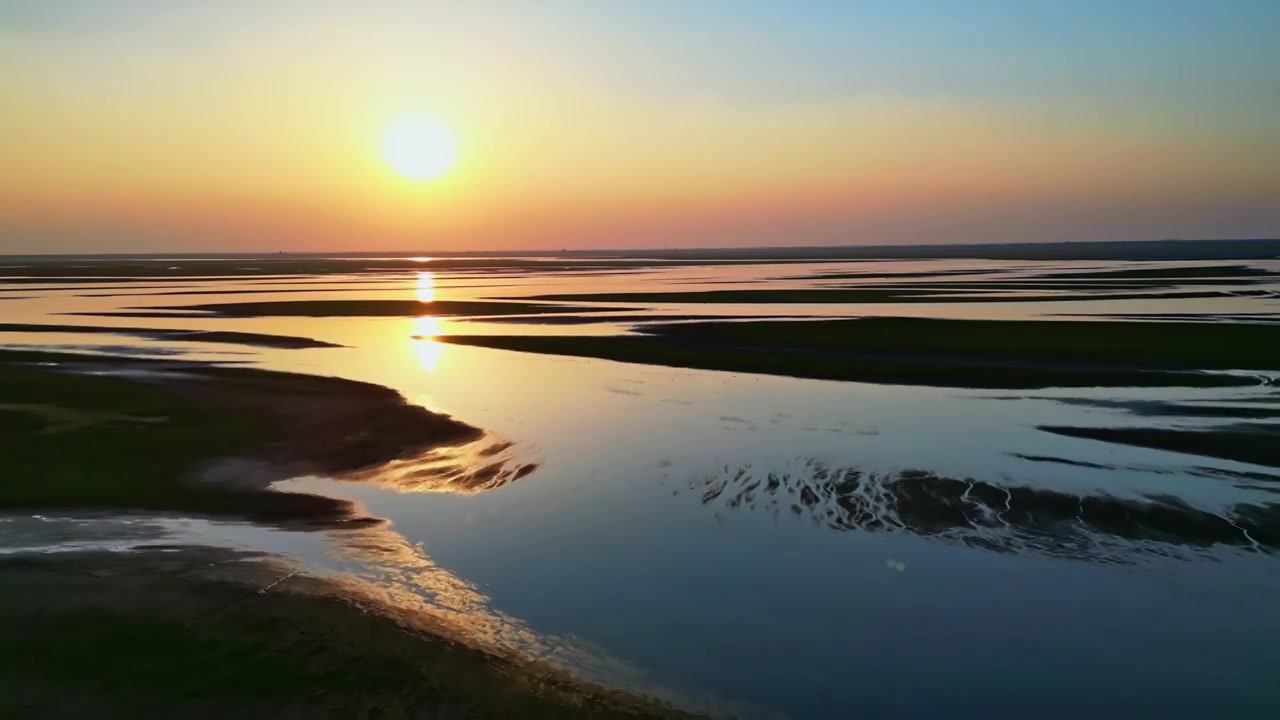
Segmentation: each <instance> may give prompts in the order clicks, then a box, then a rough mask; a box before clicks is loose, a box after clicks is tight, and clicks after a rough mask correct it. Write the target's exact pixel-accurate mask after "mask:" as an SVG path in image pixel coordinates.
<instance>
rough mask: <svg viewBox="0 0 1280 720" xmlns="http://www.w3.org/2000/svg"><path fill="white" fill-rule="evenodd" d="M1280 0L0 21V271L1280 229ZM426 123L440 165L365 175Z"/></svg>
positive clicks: (50, 1)
mask: <svg viewBox="0 0 1280 720" xmlns="http://www.w3.org/2000/svg"><path fill="white" fill-rule="evenodd" d="M1277 37H1280V2H1274V1H1272V0H1252V1H1250V0H1124V1H1123V2H1116V1H1114V0H1098V1H1091V0H1075V1H1073V2H1066V1H1050V0H984V1H978V0H973V1H971V2H960V1H958V0H936V1H926V0H885V1H883V2H857V1H855V0H844V1H842V2H816V1H810V2H804V1H800V0H796V1H795V2H756V1H754V0H752V1H747V0H741V1H737V2H734V1H731V0H722V1H719V2H715V1H711V0H707V1H705V2H687V1H678V0H648V1H647V2H628V1H623V0H539V1H536V2H534V1H528V2H516V1H507V2H503V1H501V0H493V1H490V2H458V1H457V0H449V1H445V2H432V1H430V0H381V1H380V0H367V1H365V2H359V3H356V2H349V1H343V2H336V1H329V0H306V1H303V0H208V1H197V0H152V1H149V2H146V1H143V0H0V253H54V252H68V253H85V252H161V253H163V252H175V253H177V252H216V251H234V252H275V251H280V250H284V251H336V250H383V249H385V250H406V251H416V250H433V251H441V252H447V251H462V250H504V249H510V250H536V249H560V248H575V249H609V248H664V247H713V246H780V245H847V244H866V245H878V244H921V243H976V242H1044V241H1091V240H1144V239H1161V238H1174V237H1177V238H1246V237H1280V42H1278V41H1277V40H1276V38H1277ZM411 113H428V114H430V115H431V116H433V117H436V118H438V119H439V120H440V121H441V122H442V123H444V124H445V125H446V126H447V127H448V128H449V129H450V130H451V131H452V133H453V135H454V136H455V138H456V142H457V149H458V156H457V162H456V164H455V165H454V166H453V167H452V169H451V170H450V171H449V172H448V173H447V174H446V175H444V176H443V177H440V178H438V179H435V180H431V181H427V182H422V181H414V180H411V179H409V178H406V177H403V176H401V175H399V174H397V173H396V171H395V170H394V168H393V167H392V166H391V165H390V164H389V163H388V162H387V159H386V158H385V157H384V155H383V152H382V146H381V142H382V138H383V135H384V133H385V132H386V128H388V127H389V126H391V125H393V124H394V123H395V122H396V120H397V119H398V118H401V117H404V116H405V115H406V114H411Z"/></svg>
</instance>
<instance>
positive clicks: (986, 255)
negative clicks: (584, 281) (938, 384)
mask: <svg viewBox="0 0 1280 720" xmlns="http://www.w3.org/2000/svg"><path fill="white" fill-rule="evenodd" d="M335 257H345V258H377V257H396V258H400V257H423V258H433V257H449V258H498V257H516V258H532V257H545V258H560V259H572V258H618V259H642V258H651V259H667V260H689V261H693V260H700V261H707V260H802V259H803V260H824V259H829V260H1096V261H1106V260H1136V261H1160V260H1166V261H1176V260H1274V259H1280V238H1251V239H1236V238H1223V239H1194V240H1183V239H1168V240H1088V241H1080V242H1043V243H1028V242H1020V243H957V244H954V245H951V244H928V245H919V244H911V245H806V246H797V247H786V246H760V247H691V248H626V249H611V248H596V249H582V250H577V249H575V250H570V249H565V248H562V249H557V250H551V249H543V250H386V251H372V252H371V251H343V250H332V251H327V252H315V251H302V252H293V251H279V250H277V251H269V250H264V251H263V252H259V253H244V252H225V253H219V252H201V253H168V252H154V253H136V252H135V253H129V252H122V253H114V252H108V253H51V254H14V255H3V254H0V258H4V259H6V260H22V261H37V262H47V261H53V262H58V261H63V260H67V259H95V258H102V259H126V260H127V259H137V260H152V259H165V258H172V259H182V260H200V259H224V258H225V259H237V258H282V259H283V258H293V259H298V258H335ZM0 273H3V269H0Z"/></svg>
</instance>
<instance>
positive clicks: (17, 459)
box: [0, 366, 266, 509]
mask: <svg viewBox="0 0 1280 720" xmlns="http://www.w3.org/2000/svg"><path fill="white" fill-rule="evenodd" d="M0 398H3V399H4V404H3V405H0V448H2V450H0V458H3V459H2V460H0V463H3V466H2V467H3V478H4V480H3V482H0V507H4V508H15V507H85V506H92V507H130V508H139V509H198V508H200V507H201V506H203V505H205V501H207V500H208V499H209V498H206V497H204V496H205V495H207V494H208V492H209V491H208V490H203V489H200V488H195V487H192V486H189V485H187V484H183V483H179V482H177V478H178V477H179V476H181V475H182V474H183V473H184V472H186V471H188V470H190V469H191V468H192V467H193V465H194V464H195V463H196V462H197V461H199V460H201V459H204V458H210V457H217V456H219V455H232V454H236V453H238V452H241V451H243V450H245V449H247V448H249V447H252V446H253V445H255V444H256V443H257V442H258V441H259V438H260V437H262V435H263V433H264V432H266V428H265V427H264V426H263V425H262V424H261V423H258V422H255V421H254V419H253V418H251V417H247V416H240V415H236V414H232V413H229V412H226V411H220V410H218V409H216V408H210V407H206V406H203V405H199V404H196V403H194V402H191V401H186V400H184V399H182V398H180V397H176V396H174V395H173V394H172V393H170V392H166V391H165V390H164V389H162V388H161V387H158V386H153V385H147V384H142V383H138V382H134V381H131V380H127V379H124V378H117V377H104V376H95V375H72V374H62V373H53V372H50V371H49V370H47V369H33V368H24V367H13V366H3V367H0ZM24 407H25V409H24ZM68 418H74V419H76V421H75V422H67V419H68Z"/></svg>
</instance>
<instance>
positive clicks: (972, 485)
mask: <svg viewBox="0 0 1280 720" xmlns="http://www.w3.org/2000/svg"><path fill="white" fill-rule="evenodd" d="M366 260H367V259H366ZM1194 264H1195V263H1181V264H1167V265H1168V266H1170V267H1173V266H1177V265H1194ZM1149 265H1150V264H1147V265H1144V267H1146V266H1149ZM1250 265H1252V266H1254V267H1261V268H1267V269H1272V270H1280V263H1275V262H1263V263H1250ZM1115 267H1116V265H1115V264H1108V265H1105V266H1104V265H1102V264H1100V263H1072V262H1052V263H1027V262H986V261H934V262H929V261H912V262H876V263H867V262H858V263H793V264H785V265H768V264H763V265H761V264H753V265H741V266H738V265H734V266H694V267H661V268H631V269H609V270H598V271H592V270H582V271H577V272H573V271H556V272H554V273H546V274H540V273H538V272H537V271H529V270H519V271H511V270H496V271H491V272H486V271H483V270H469V271H467V272H444V271H442V272H434V271H422V272H402V271H396V272H392V273H387V274H381V275H377V276H367V277H366V276H355V275H343V276H341V277H322V276H299V277H293V278H280V277H272V278H255V277H242V278H237V279H218V278H201V279H181V278H169V277H166V278H151V279H145V280H140V281H138V282H137V283H112V286H111V287H110V288H109V289H102V288H100V287H96V286H94V284H92V283H77V284H76V285H72V286H64V289H53V288H54V285H53V284H52V283H51V284H50V285H49V286H45V285H36V284H24V285H14V286H13V287H14V288H20V289H21V292H20V293H15V294H20V295H23V296H35V297H32V298H31V299H21V300H12V301H7V302H5V303H4V304H3V305H0V313H3V314H2V315H0V319H2V320H3V321H4V322H11V323H18V322H47V323H59V324H84V325H96V326H139V327H161V328H179V329H206V330H234V331H245V332H260V333H275V334H283V335H295V336H305V337H310V338H315V339H320V340H324V341H328V342H333V343H338V344H341V345H345V346H347V347H344V348H335V349H305V350H298V349H270V348H267V349H262V348H248V347H240V346H231V345H214V344H207V343H195V342H181V341H171V340H157V341H147V342H142V341H137V340H132V339H127V338H119V339H116V338H114V337H113V336H104V335H77V334H75V333H58V334H30V333H12V332H9V333H0V344H6V345H18V344H20V345H41V346H50V345H51V346H56V347H60V348H66V347H70V348H77V347H79V348H82V349H87V350H89V351H102V352H113V353H114V352H119V351H120V350H121V349H122V348H124V349H129V348H133V349H134V350H135V351H138V352H144V353H151V354H154V353H178V354H182V355H185V356H189V357H192V358H198V359H208V360H216V361H220V362H227V361H237V362H250V363H253V364H256V365H259V366H263V367H268V368H274V369H283V370H295V371H302V372H312V373H321V374H330V375H339V376H344V377H350V378H354V379H360V380H368V381H372V382H377V383H381V384H384V385H388V386H391V387H394V388H396V389H398V390H400V391H401V392H403V393H404V394H405V395H406V396H407V397H409V398H410V399H411V400H412V401H414V402H418V403H421V404H423V405H425V406H427V407H429V408H432V409H435V410H439V411H442V412H447V413H449V414H452V415H455V416H457V417H459V418H461V419H463V420H465V421H466V422H469V423H471V424H474V425H477V426H480V427H483V428H485V429H486V430H489V431H491V432H492V433H494V434H495V435H497V436H499V437H501V438H505V439H507V440H509V441H511V442H513V443H514V445H513V446H512V448H511V449H510V451H509V452H510V453H512V462H517V463H531V464H532V463H536V464H537V465H538V469H537V471H536V472H533V473H532V474H530V475H528V476H526V477H524V478H522V479H519V480H517V481H514V482H510V483H508V484H505V485H502V486H501V487H498V488H496V489H491V490H489V491H487V492H480V493H451V492H440V491H432V492H403V491H401V490H398V489H397V488H396V486H395V485H394V483H392V482H391V481H390V480H388V482H386V483H383V484H378V483H366V484H358V483H349V482H335V481H332V480H326V479H323V478H302V479H297V480H293V481H289V482H288V483H285V485H287V486H289V487H290V488H291V489H312V490H317V491H321V492H327V493H334V494H338V495H341V496H343V497H347V498H351V499H355V500H358V501H359V502H361V503H362V504H363V505H364V506H365V507H366V508H367V509H368V510H369V511H370V512H372V513H374V514H376V515H380V516H383V517H386V518H389V519H390V520H391V521H392V525H391V531H383V533H384V534H382V535H380V536H379V537H378V538H376V539H375V540H371V539H370V538H368V537H364V538H358V537H353V536H343V535H342V534H340V533H338V534H330V535H325V536H319V535H316V534H314V533H313V534H306V533H286V532H282V531H268V530H264V529H258V528H250V527H246V526H242V525H225V524H223V525H218V524H210V523H195V522H190V521H183V523H184V524H182V525H181V527H174V526H173V525H172V522H176V521H165V522H166V523H170V524H169V525H165V524H164V523H161V525H162V527H161V531H160V532H158V534H157V539H156V540H155V541H156V542H161V541H163V542H173V541H174V540H175V539H179V540H183V541H197V540H198V541H205V542H217V543H220V544H231V545H234V546H238V547H258V548H264V549H269V550H274V551H279V552H283V553H286V554H289V555H291V556H293V557H295V558H297V559H298V560H299V561H300V562H303V563H306V564H309V565H314V566H316V567H319V568H323V569H328V570H342V571H348V572H357V573H360V574H363V575H364V576H366V577H369V578H372V579H374V580H375V581H377V582H380V583H383V584H385V585H386V586H387V587H389V588H390V587H394V588H396V589H397V590H405V591H408V592H414V593H416V594H417V595H418V596H420V597H423V598H427V599H428V600H430V602H428V605H427V607H424V611H433V612H440V613H445V614H449V613H455V615H452V617H455V618H458V617H460V618H462V620H461V621H462V622H463V623H464V624H469V625H470V626H472V627H474V628H475V630H476V632H477V633H478V634H480V635H481V636H483V637H484V638H485V639H486V640H487V641H491V642H498V643H506V644H509V645H510V646H511V647H514V648H516V649H521V650H523V651H525V652H530V653H531V654H537V655H541V656H544V657H547V658H549V659H552V660H553V661H556V662H560V663H562V664H565V665H568V666H570V667H574V668H575V669H578V670H581V671H583V672H584V673H586V674H588V675H589V676H592V677H596V678H600V679H604V680H607V681H609V682H613V683H618V684H626V685H630V686H646V687H651V688H661V689H663V690H664V691H665V692H666V693H667V694H668V696H671V697H678V698H681V699H682V700H686V701H692V700H696V701H699V702H700V704H701V705H702V706H705V707H715V708H718V709H720V710H726V709H728V710H727V711H729V712H733V713H736V714H749V712H750V713H754V714H762V715H765V716H768V715H771V714H785V715H786V716H790V717H796V718H809V717H814V718H826V717H833V718H835V717H841V718H842V717H849V716H853V715H862V716H865V717H934V716H938V715H942V714H944V713H946V714H952V715H959V716H962V717H964V716H974V717H1010V718H1013V717H1018V718H1021V717H1028V716H1037V717H1078V716H1086V715H1097V716H1109V717H1110V716H1117V715H1120V714H1122V713H1125V714H1129V715H1131V716H1148V715H1149V716H1156V715H1159V716H1163V717H1205V716H1214V717H1249V716H1255V715H1256V716H1258V717H1264V716H1268V715H1269V714H1270V712H1271V711H1273V710H1275V711H1280V690H1277V689H1276V687H1275V683H1274V678H1275V677H1276V670H1277V668H1280V650H1277V649H1276V648H1277V645H1276V639H1277V638H1280V609H1277V607H1276V604H1275V602H1274V599H1275V598H1276V597H1277V596H1278V595H1277V593H1280V561H1278V560H1277V557H1276V548H1275V547H1273V546H1269V545H1268V544H1267V543H1266V542H1265V538H1263V539H1262V540H1263V541H1262V542H1260V539H1259V538H1258V537H1255V534H1251V533H1250V532H1249V530H1248V528H1247V527H1245V526H1242V525H1241V524H1238V523H1237V522H1236V520H1237V519H1238V511H1239V509H1240V508H1252V509H1261V510H1267V509H1268V508H1269V509H1270V512H1272V513H1276V512H1280V511H1278V510H1277V504H1280V498H1278V497H1277V495H1276V491H1277V490H1280V470H1277V469H1274V468H1267V467H1262V466H1256V465H1249V464H1245V463H1236V462H1231V461H1225V460H1216V459H1212V458H1205V457H1198V456H1192V455H1185V454H1180V453H1174V452H1167V451H1158V450H1149V449H1143V448H1137V447H1130V446H1125V445H1118V444H1111V443H1104V442H1099V441H1094V440H1084V439H1077V438H1070V437H1063V436H1059V435H1053V434H1049V433H1046V432H1043V431H1041V430H1039V429H1037V428H1038V426H1053V425H1058V426H1062V425H1075V426H1109V427H1122V426H1133V427H1201V426H1206V425H1208V424H1210V423H1211V422H1212V421H1211V420H1208V419H1205V418H1196V417H1181V416H1176V415H1175V416H1161V415H1151V414H1142V413H1138V412H1133V411H1132V408H1133V407H1138V406H1135V405H1132V404H1126V402H1124V401H1133V402H1139V401H1152V400H1163V401H1175V402H1179V403H1206V402H1210V401H1212V402H1213V403H1215V404H1230V405H1233V406H1248V407H1265V408H1280V390H1278V389H1277V388H1276V387H1274V386H1273V385H1270V384H1269V379H1268V378H1265V377H1263V378H1259V381H1258V385H1257V386H1255V387H1245V388H1226V389H1142V390H1139V389H1092V390H1090V389H1084V390H1081V389H1072V390H1045V391H1034V392H1012V391H990V390H983V391H979V390H962V389H945V388H925V387H902V386H889V385H871V384H862V383H841V382H826V381H815V380H801V379H794V378H784V377H771V376H763V375H750V374H737V373H720V372H708V371H696V370H680V369H671V368H661V367H649V366H641V365H630V364H622V363H614V362H607V361H599V360H590V359H578V358H565V357H550V356H538V355H530V354H520V353H511V352H503V351H494V350H487V349H481V348H474V347H464V346H457V345H446V344H443V343H439V342H436V341H434V340H433V339H432V338H433V337H437V336H440V335H445V334H452V333H478V332H495V333H503V334H509V333H527V332H541V333H552V334H569V333H616V332H624V331H626V329H627V328H628V327H629V326H630V325H631V324H632V323H633V322H634V321H631V320H628V321H627V322H623V323H610V322H602V323H591V324H586V325H563V326H561V325H537V324H526V323H518V324H517V323H498V322H485V321H483V320H477V321H468V320H466V319H457V318H431V317H428V316H424V317H421V318H403V319H401V318H293V317H287V318H269V317H268V318H216V317H215V318H202V317H175V318H164V319H156V318H122V317H99V316H70V315H58V313H80V312H111V311H121V310H124V309H127V308H135V307H148V308H150V307H161V306H181V305H189V304H203V303H214V302H239V301H254V302H259V301H272V302H275V301H284V300H295V299H296V300H313V299H362V300H363V299H398V300H403V299H412V298H417V299H420V300H428V299H432V298H435V299H449V300H456V299H472V298H493V297H526V296H532V295H541V294H550V293H583V292H632V291H645V292H653V291H657V290H669V289H679V290H696V289H723V288H726V287H734V286H742V287H752V288H759V287H778V288H785V287H813V286H815V285H817V284H822V283H828V282H834V281H826V280H811V279H810V280H797V279H794V278H797V277H798V276H805V275H814V274H819V273H823V272H841V273H848V272H855V271H856V272H875V273H881V274H885V273H911V272H934V271H938V270H945V271H955V273H956V274H954V275H946V276H943V277H940V278H924V279H915V278H895V279H893V282H895V283H913V284H916V285H923V284H926V283H928V282H932V281H935V280H939V279H941V280H946V281H956V280H957V279H964V280H969V279H971V278H977V279H983V278H986V279H990V278H992V277H995V276H996V275H997V274H998V276H999V277H1001V278H1013V277H1017V278H1024V279H1025V278H1030V277H1034V276H1035V275H1037V274H1039V273H1047V272H1066V271H1086V270H1093V269H1099V268H1103V269H1115ZM10 272H14V273H15V274H18V273H19V271H18V270H13V269H11V270H10ZM961 273H972V275H970V274H961ZM872 279H874V278H872ZM1274 279H1275V278H1268V279H1264V281H1262V282H1259V283H1258V284H1256V285H1249V286H1246V287H1244V288H1242V289H1248V290H1258V289H1262V290H1267V291H1273V290H1275V289H1276V288H1277V284H1276V283H1272V282H1270V280H1274ZM839 282H840V283H843V284H848V283H855V282H856V283H860V282H863V281H862V280H850V279H842V280H840V281H839ZM881 282H884V280H881ZM1196 282H1197V281H1196V280H1195V279H1191V280H1188V281H1186V282H1185V283H1182V284H1178V286H1177V289H1179V290H1185V289H1187V288H1194V287H1197V286H1196ZM156 285H164V286H167V287H166V288H162V289H158V290H157V289H154V286H156ZM78 286H83V287H78ZM174 286H177V287H176V288H175V287H174ZM3 287H6V286H4V285H3V283H0V288H3ZM86 287H95V289H92V290H86V289H85V288H86ZM177 288H181V289H182V291H187V290H195V289H208V290H216V291H217V292H219V293H226V292H227V291H234V292H237V293H240V294H219V295H167V294H155V293H170V292H174V291H175V289H177ZM264 289H271V290H286V291H288V292H272V293H270V294H264V293H252V292H251V291H255V290H264ZM1228 289H1231V288H1228ZM304 291H305V292H304ZM1167 291H1168V290H1167V289H1160V290H1153V291H1152V292H1167ZM1020 292H1021V291H1020ZM1064 292H1071V291H1064ZM1037 294H1041V293H1039V291H1037ZM1080 294H1081V293H1078V292H1077V293H1076V295H1080ZM88 295H92V296H93V297H87V296H88ZM619 307H620V308H622V307H626V308H628V311H627V314H628V315H635V314H637V313H644V314H653V315H663V314H666V315H679V316H688V315H777V316H785V317H793V316H811V315H822V316H845V315H861V314H882V315H919V316H934V317H996V318H1026V317H1046V319H1049V318H1048V317H1047V316H1049V315H1053V316H1057V315H1058V314H1062V313H1105V314H1110V315H1116V316H1120V315H1125V314H1145V313H1196V314H1201V315H1215V314H1265V313H1276V312H1280V301H1277V299H1275V298H1273V297H1265V296H1226V297H1221V298H1212V299H1194V300H1162V299H1144V300H1123V301H1106V300H1103V301H1090V300H1087V299H1084V297H1080V298H1079V299H1076V300H1071V301H1064V302H1034V303H958V302H944V303H928V304H925V303H907V304H891V303H883V304H857V305H854V304H848V305H844V304H823V305H794V304H777V305H761V304H750V305H747V304H733V305H705V304H675V305H661V306H656V305H655V306H653V307H640V306H636V305H635V304H634V303H620V304H619ZM1064 400H1065V402H1064ZM1090 400H1102V401H1105V402H1103V403H1090V402H1087V401H1090ZM1277 413H1278V414H1280V409H1278V410H1277ZM1264 422H1274V421H1273V420H1266V421H1264ZM1152 498H1161V499H1160V500H1158V501H1153V500H1152ZM1153 507H1155V508H1156V509H1155V510H1153V509H1152V508H1153ZM15 521H16V520H15ZM94 527H97V526H94ZM77 532H78V534H76V533H73V535H74V536H75V537H74V538H73V541H75V542H81V541H83V538H85V537H91V536H92V535H93V532H90V531H87V530H83V529H82V530H81V531H77ZM113 532H114V531H113ZM0 534H4V535H5V538H6V541H7V542H6V543H5V544H6V545H8V546H11V547H40V546H44V547H58V546H60V545H59V544H60V543H66V542H69V541H72V540H68V539H67V538H65V537H63V536H61V535H57V534H55V535H52V536H48V537H45V538H44V540H43V541H42V542H43V543H44V544H43V545H41V544H40V543H39V542H35V541H34V540H32V538H31V537H30V536H29V535H23V536H21V539H20V540H15V539H14V538H17V537H18V536H16V535H10V534H9V533H8V531H7V530H6V529H5V527H4V526H3V525H0ZM106 535H107V536H108V540H109V541H110V542H120V543H124V544H125V545H126V546H127V545H128V543H131V542H138V541H140V540H139V538H137V537H134V536H133V535H130V534H129V533H124V535H125V537H123V538H121V539H119V540H116V539H113V538H114V536H112V535H111V533H107V534H106ZM149 537H150V536H148V538H149ZM77 538H78V539H77ZM145 540H146V541H148V542H150V540H149V539H145ZM33 543H34V544H33ZM424 568H427V569H429V570H430V572H426V571H425V570H424ZM454 596H457V597H454ZM441 598H444V599H441ZM449 598H453V599H449ZM457 598H462V599H461V600H458V599H457ZM459 608H463V609H459ZM468 613H472V614H471V615H469V614H468ZM495 618H497V619H495ZM512 638H515V640H513V639H512ZM744 708H750V711H749V712H748V710H746V709H744Z"/></svg>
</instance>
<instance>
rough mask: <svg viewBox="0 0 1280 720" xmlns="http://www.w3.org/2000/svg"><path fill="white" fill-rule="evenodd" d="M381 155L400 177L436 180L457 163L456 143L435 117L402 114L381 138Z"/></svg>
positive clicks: (427, 114) (422, 114) (419, 114)
mask: <svg viewBox="0 0 1280 720" xmlns="http://www.w3.org/2000/svg"><path fill="white" fill-rule="evenodd" d="M382 156H383V158H385V159H386V161H387V164H388V165H390V166H391V169H393V170H395V171H396V172H397V173H399V174H400V175H402V176H403V177H406V178H408V179H410V180H419V181H423V180H435V179H436V178H439V177H441V176H443V175H444V174H445V173H447V172H449V169H450V168H451V167H453V165H454V163H455V162H457V160H458V141H457V140H456V139H455V138H454V136H453V133H452V132H451V131H450V130H449V128H448V126H446V125H445V124H444V123H443V122H441V121H440V119H439V118H438V117H436V116H434V115H431V114H429V113H412V114H407V115H401V116H400V117H398V118H396V119H395V121H393V122H392V123H391V124H390V125H388V126H387V129H386V132H384V133H383V135H382Z"/></svg>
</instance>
